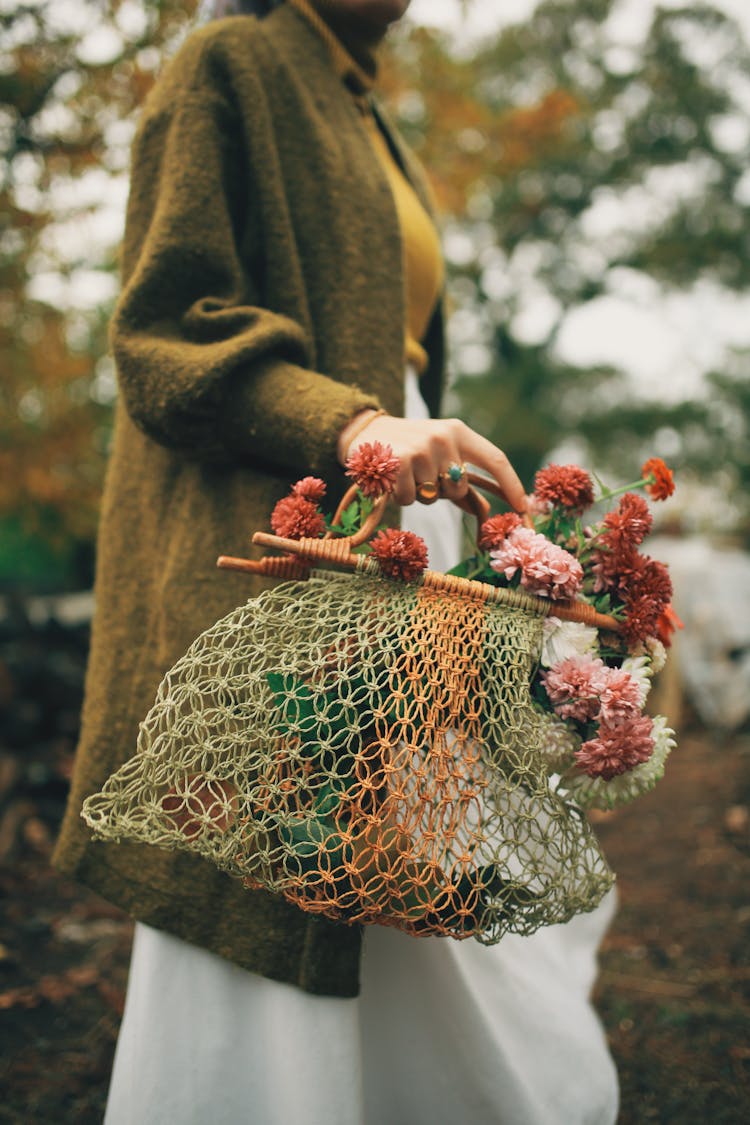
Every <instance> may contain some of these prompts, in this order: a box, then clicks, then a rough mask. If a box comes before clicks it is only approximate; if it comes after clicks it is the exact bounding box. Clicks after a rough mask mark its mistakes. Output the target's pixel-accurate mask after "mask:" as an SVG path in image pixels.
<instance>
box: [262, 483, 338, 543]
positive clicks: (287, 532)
mask: <svg viewBox="0 0 750 1125" xmlns="http://www.w3.org/2000/svg"><path fill="white" fill-rule="evenodd" d="M271 527H272V529H273V531H274V533H275V534H276V535H280V536H281V538H282V539H303V538H307V539H317V538H319V537H320V536H321V535H322V534H323V533H324V531H325V529H326V523H325V518H324V517H323V514H322V512H319V511H318V509H317V507H316V505H315V504H313V502H312V500H307V499H306V498H305V497H304V496H298V495H296V494H295V493H294V492H293V493H292V494H291V495H290V496H284V497H283V498H282V499H281V500H279V502H278V504H277V505H276V507H275V508H274V510H273V511H272V512H271Z"/></svg>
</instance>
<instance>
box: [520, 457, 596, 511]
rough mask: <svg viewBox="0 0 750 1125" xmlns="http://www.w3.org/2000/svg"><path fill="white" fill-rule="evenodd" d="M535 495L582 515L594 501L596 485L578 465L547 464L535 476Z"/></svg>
mask: <svg viewBox="0 0 750 1125" xmlns="http://www.w3.org/2000/svg"><path fill="white" fill-rule="evenodd" d="M534 495H535V496H536V497H538V499H539V500H542V501H546V502H547V503H548V504H551V505H552V506H553V507H556V508H568V509H569V510H570V511H571V512H575V513H576V514H577V515H581V514H582V513H583V512H584V510H585V509H586V508H588V507H590V506H591V505H592V504H593V502H594V486H593V484H592V482H591V477H590V476H589V474H588V473H587V472H586V470H585V469H581V468H579V467H578V465H547V467H546V468H544V469H540V470H539V472H538V473H537V474H536V476H535V477H534Z"/></svg>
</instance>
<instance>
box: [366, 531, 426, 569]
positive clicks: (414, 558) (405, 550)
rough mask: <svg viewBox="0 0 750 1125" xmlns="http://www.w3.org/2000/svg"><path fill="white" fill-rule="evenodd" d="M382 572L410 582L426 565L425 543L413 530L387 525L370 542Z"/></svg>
mask: <svg viewBox="0 0 750 1125" xmlns="http://www.w3.org/2000/svg"><path fill="white" fill-rule="evenodd" d="M370 546H371V548H372V553H373V555H374V556H375V558H376V559H377V560H378V563H379V564H380V569H381V570H382V571H383V574H386V575H387V576H388V577H389V578H400V579H401V580H402V581H404V582H412V581H413V580H414V579H415V578H419V576H420V574H422V573H423V572H424V571H425V569H426V567H427V544H426V543H425V541H424V539H422V538H421V537H420V536H419V535H415V534H414V532H413V531H399V529H398V528H394V527H389V528H386V529H385V530H384V531H380V532H378V534H377V535H376V536H375V538H374V539H373V540H372V542H371V543H370Z"/></svg>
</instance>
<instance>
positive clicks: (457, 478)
mask: <svg viewBox="0 0 750 1125" xmlns="http://www.w3.org/2000/svg"><path fill="white" fill-rule="evenodd" d="M465 476H466V466H465V465H463V464H459V463H458V462H457V461H452V462H451V464H450V465H449V466H448V468H447V469H446V470H445V472H444V473H438V480H439V481H442V482H443V483H445V484H447V483H448V481H450V483H451V484H460V483H461V481H462V480H463V479H464V477H465Z"/></svg>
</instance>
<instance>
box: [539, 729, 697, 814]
mask: <svg viewBox="0 0 750 1125" xmlns="http://www.w3.org/2000/svg"><path fill="white" fill-rule="evenodd" d="M653 724H654V725H653V728H652V730H651V737H652V738H653V740H654V752H653V754H652V755H651V757H650V758H649V760H648V761H647V762H642V763H641V764H640V765H638V766H635V768H634V769H632V770H628V771H627V772H626V773H621V774H618V775H617V777H613V778H612V779H611V781H604V780H603V778H601V777H589V776H588V774H586V773H580V772H579V771H577V770H575V771H574V770H570V771H568V772H567V773H566V774H565V776H564V777H562V778H561V779H560V782H559V783H558V788H559V789H565V790H566V791H567V794H568V796H570V797H571V798H572V799H573V800H574V801H575V802H576V804H577V805H580V806H581V808H584V809H614V808H616V807H617V806H618V805H626V804H627V803H628V801H632V800H634V799H635V798H636V797H639V796H640V795H641V794H642V793H648V792H649V790H651V789H653V788H654V786H655V785H656V783H657V781H659V780H660V779H661V778H662V777H663V775H664V763H665V762H666V760H667V758H668V757H669V753H670V751H671V750H673V749H674V747H675V745H676V743H675V737H674V731H673V730H671V729H670V728H669V727H668V726H667V720H666V719H665V717H664V716H663V715H657V716H656V717H655V718H654V721H653Z"/></svg>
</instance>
